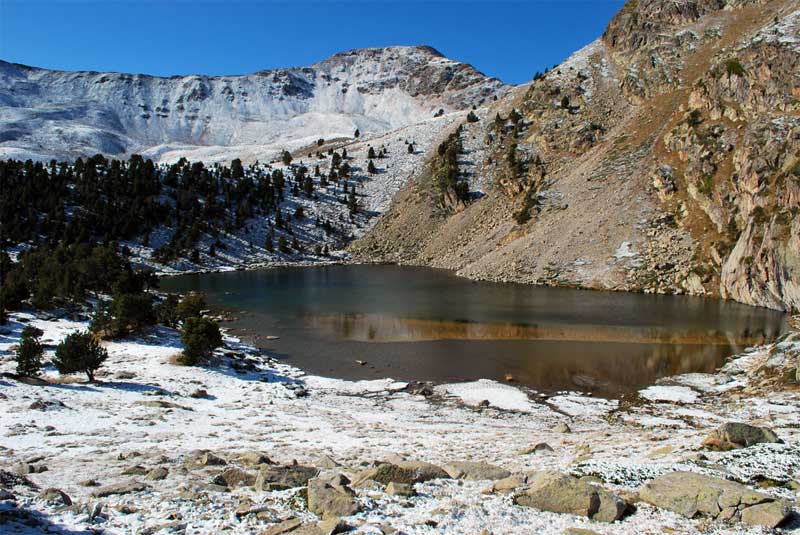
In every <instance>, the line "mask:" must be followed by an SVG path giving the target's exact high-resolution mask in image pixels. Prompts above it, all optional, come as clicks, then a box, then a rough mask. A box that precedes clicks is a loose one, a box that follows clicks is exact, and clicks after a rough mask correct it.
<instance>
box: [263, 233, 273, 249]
mask: <svg viewBox="0 0 800 535" xmlns="http://www.w3.org/2000/svg"><path fill="white" fill-rule="evenodd" d="M264 249H266V250H267V252H268V253H273V252H275V246H274V245H273V244H272V237H271V236H267V239H266V241H265V242H264Z"/></svg>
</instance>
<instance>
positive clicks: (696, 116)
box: [689, 109, 703, 126]
mask: <svg viewBox="0 0 800 535" xmlns="http://www.w3.org/2000/svg"><path fill="white" fill-rule="evenodd" d="M702 123H703V114H702V113H701V112H700V110H698V109H694V110H692V111H690V112H689V124H690V125H691V126H700V125H701V124H702Z"/></svg>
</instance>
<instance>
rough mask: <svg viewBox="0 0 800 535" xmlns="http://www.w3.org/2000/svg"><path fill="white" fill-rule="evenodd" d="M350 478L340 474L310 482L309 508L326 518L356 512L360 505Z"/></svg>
mask: <svg viewBox="0 0 800 535" xmlns="http://www.w3.org/2000/svg"><path fill="white" fill-rule="evenodd" d="M349 484H350V480H349V479H347V478H346V477H345V476H343V475H341V474H339V475H336V476H334V477H332V478H315V479H311V480H309V482H308V510H309V511H311V512H312V513H314V514H316V515H319V516H321V517H323V518H324V519H328V518H335V517H342V516H350V515H354V514H356V513H357V512H358V511H359V509H360V507H359V505H358V503H357V502H356V499H355V496H356V493H355V492H354V491H353V489H351V488H350V486H349Z"/></svg>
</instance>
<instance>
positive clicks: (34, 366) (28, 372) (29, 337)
mask: <svg viewBox="0 0 800 535" xmlns="http://www.w3.org/2000/svg"><path fill="white" fill-rule="evenodd" d="M42 334H44V332H43V331H42V330H41V329H37V328H36V327H33V326H32V325H27V326H26V327H25V328H24V329H23V330H22V336H21V337H20V340H19V346H18V347H17V353H16V361H17V375H21V376H23V377H35V376H37V375H39V373H40V372H41V370H42V355H43V354H44V348H43V347H42V340H41V337H42Z"/></svg>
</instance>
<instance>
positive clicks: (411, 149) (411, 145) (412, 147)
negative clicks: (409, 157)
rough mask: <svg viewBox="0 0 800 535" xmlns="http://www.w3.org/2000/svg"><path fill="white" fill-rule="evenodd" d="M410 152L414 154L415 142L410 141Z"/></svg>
mask: <svg viewBox="0 0 800 535" xmlns="http://www.w3.org/2000/svg"><path fill="white" fill-rule="evenodd" d="M408 153H409V154H414V144H413V143H409V144H408Z"/></svg>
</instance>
